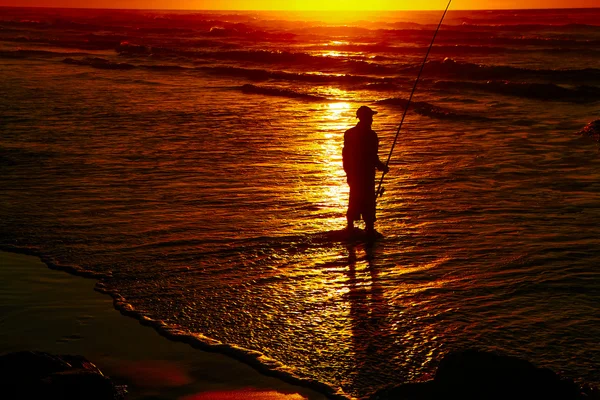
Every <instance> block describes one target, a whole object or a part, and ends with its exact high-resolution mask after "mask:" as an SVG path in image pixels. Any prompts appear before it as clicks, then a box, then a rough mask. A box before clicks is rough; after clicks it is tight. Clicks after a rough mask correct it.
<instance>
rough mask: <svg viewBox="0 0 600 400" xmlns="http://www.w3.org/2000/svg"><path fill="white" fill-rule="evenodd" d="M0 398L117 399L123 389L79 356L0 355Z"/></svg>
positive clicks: (22, 352) (36, 353) (122, 393)
mask: <svg viewBox="0 0 600 400" xmlns="http://www.w3.org/2000/svg"><path fill="white" fill-rule="evenodd" d="M0 396H1V397H2V398H5V399H34V398H40V399H53V400H54V399H56V400H58V399H61V400H75V399H86V400H117V399H123V398H124V396H125V389H124V388H123V387H119V386H115V385H114V384H113V382H112V381H111V380H110V379H109V378H108V377H106V376H104V375H103V374H102V372H101V371H100V370H99V369H98V368H97V367H96V366H95V365H94V364H92V363H91V362H90V361H88V360H87V359H85V358H84V357H81V356H67V355H65V356H62V355H61V356H57V355H53V354H48V353H43V352H37V351H20V352H16V353H8V354H3V355H0Z"/></svg>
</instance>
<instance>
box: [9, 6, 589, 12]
mask: <svg viewBox="0 0 600 400" xmlns="http://www.w3.org/2000/svg"><path fill="white" fill-rule="evenodd" d="M0 8H17V9H38V8H39V9H52V10H109V11H110V10H114V11H196V12H197V11H210V12H240V11H243V12H269V11H272V12H309V13H310V12H425V11H443V10H444V7H442V8H430V9H410V10H407V9H393V10H392V9H377V10H339V9H331V10H290V9H249V8H248V9H245V8H239V9H233V8H232V9H216V8H195V9H188V8H114V7H55V6H8V5H6V6H4V5H0ZM536 10H600V7H551V8H543V7H540V8H458V9H456V8H455V9H449V10H448V12H451V11H536Z"/></svg>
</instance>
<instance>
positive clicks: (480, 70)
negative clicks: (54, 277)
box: [0, 10, 600, 397]
mask: <svg viewBox="0 0 600 400" xmlns="http://www.w3.org/2000/svg"><path fill="white" fill-rule="evenodd" d="M61 12H62V13H65V12H66V11H61ZM564 12H566V11H564ZM44 13H50V11H47V10H46V11H39V10H38V11H31V10H29V11H23V10H11V13H5V14H4V15H3V17H2V19H3V20H4V22H2V23H0V26H2V27H3V29H2V30H0V40H1V41H0V50H1V52H0V76H1V77H2V79H0V91H1V92H2V93H3V96H2V98H1V99H0V110H1V111H0V115H2V117H1V118H2V120H1V124H0V132H1V136H0V171H1V174H0V184H1V186H2V187H3V189H2V191H0V204H1V205H2V207H0V227H1V229H0V244H2V245H8V246H16V247H22V248H33V249H35V250H36V251H37V252H39V253H40V254H42V255H44V256H45V257H47V259H48V260H50V261H51V262H53V263H55V264H58V265H63V266H75V267H76V268H80V269H82V270H86V271H91V272H93V273H95V274H97V276H99V277H101V284H102V285H101V286H102V287H103V288H104V289H105V290H107V291H109V292H111V293H112V294H113V295H115V296H118V299H119V305H120V307H122V308H123V309H127V310H129V311H130V312H135V313H137V315H138V316H139V317H142V316H143V317H145V318H148V319H150V320H151V321H154V324H155V326H156V327H157V328H158V329H159V330H163V331H165V332H171V333H173V332H177V333H178V334H185V335H190V336H194V337H196V338H198V339H200V340H203V341H205V342H207V343H213V344H214V343H217V342H220V343H223V344H225V345H228V346H230V347H232V348H236V349H238V350H237V351H239V352H241V353H246V354H247V356H248V357H251V358H254V357H259V356H260V354H262V355H264V357H262V358H259V360H260V361H262V362H264V364H265V366H266V367H268V368H277V369H279V370H281V371H284V372H285V373H288V374H292V375H294V376H297V377H300V378H302V379H307V380H315V381H318V382H322V383H326V384H328V385H330V386H331V387H333V388H334V389H336V390H337V389H341V390H342V391H343V392H344V393H346V394H348V395H350V396H356V397H361V396H365V395H367V394H368V393H370V392H372V391H374V390H376V389H378V388H381V387H383V386H385V385H388V384H393V383H402V382H405V381H411V380H418V379H425V378H427V377H428V376H429V374H431V373H432V372H433V371H434V369H435V366H436V363H437V362H438V361H439V359H440V358H441V357H442V356H443V355H444V354H446V353H447V352H449V351H451V350H454V349H460V348H465V347H471V346H476V347H480V348H484V349H488V350H498V351H501V352H504V353H508V354H513V355H517V356H520V357H524V358H527V359H528V360H530V361H532V362H534V363H535V364H537V365H540V366H545V367H550V368H552V369H554V370H555V371H558V372H562V373H563V374H564V375H566V376H569V377H572V378H576V379H580V380H584V381H587V382H592V383H600V376H599V375H598V368H597V366H598V357H599V355H600V347H599V346H598V343H597V338H598V337H600V328H599V327H600V324H598V322H599V321H598V317H597V315H598V312H597V311H598V306H597V304H598V301H599V300H600V299H599V298H600V291H599V286H598V273H597V271H596V266H597V265H598V263H599V261H600V251H599V250H598V248H599V246H598V244H599V241H598V234H599V233H600V231H599V230H600V228H599V226H600V223H599V222H600V201H599V200H598V199H599V197H598V195H599V193H600V183H599V182H600V181H599V172H598V171H600V169H599V164H600V161H599V157H598V146H597V144H596V143H595V142H593V141H592V140H590V139H587V138H584V137H581V136H579V135H577V132H578V131H579V130H580V129H581V128H583V126H585V125H586V124H587V123H588V122H590V121H592V120H595V119H597V118H598V112H599V111H600V108H599V102H598V100H599V99H600V95H599V93H600V70H598V65H599V64H598V60H599V57H600V55H599V53H598V52H597V51H596V50H592V49H593V48H594V47H593V46H594V44H596V43H598V41H599V40H600V27H598V26H594V25H593V22H590V21H597V20H598V19H594V18H593V16H594V15H596V16H597V15H598V10H591V11H585V12H581V11H580V12H576V11H571V12H569V13H568V14H567V15H568V18H567V20H568V21H572V22H573V23H578V24H579V25H564V21H562V20H561V21H560V22H559V23H557V22H556V18H555V15H554V14H553V12H551V11H540V12H538V14H529V12H514V13H503V12H497V13H485V12H473V13H467V12H460V13H459V12H455V13H450V14H449V15H448V17H447V20H446V22H445V25H443V28H442V30H441V31H440V33H439V36H438V39H437V41H436V43H438V44H439V45H438V46H439V47H438V46H435V47H434V48H433V50H432V53H431V55H430V62H429V63H428V65H427V67H426V68H425V70H424V72H423V76H422V81H421V82H420V83H419V86H418V90H417V92H416V94H415V97H414V99H413V100H414V101H415V103H414V104H413V107H412V108H411V110H410V111H409V113H408V115H407V118H406V120H405V122H404V125H403V127H402V131H401V133H400V136H399V140H398V143H397V145H396V148H395V150H394V154H393V156H392V159H391V162H390V169H391V171H390V173H389V174H388V175H387V176H386V179H385V182H384V186H385V188H386V192H385V194H384V196H383V197H382V198H381V199H380V200H379V203H378V223H377V228H378V230H379V231H380V232H381V233H383V235H384V239H382V240H380V241H378V242H377V243H376V244H374V245H373V246H367V245H365V244H363V243H358V242H356V243H348V242H345V241H340V240H336V235H332V234H331V233H332V232H335V231H336V230H338V229H341V228H342V227H343V226H344V224H345V216H344V215H345V205H346V201H347V194H348V190H347V186H346V183H345V176H344V172H343V170H342V167H341V148H342V139H343V132H344V130H346V129H348V128H349V127H351V126H352V125H353V124H354V123H355V119H354V112H355V110H356V108H357V107H358V106H359V105H361V104H368V105H370V106H372V107H373V108H375V109H377V110H378V111H379V112H380V113H379V114H378V115H377V116H376V119H375V123H374V129H375V130H376V131H377V132H378V134H379V137H380V143H381V146H380V157H381V158H382V159H385V158H386V156H387V152H388V151H389V149H390V147H391V143H392V141H393V137H394V135H395V132H396V128H397V126H398V125H397V124H398V122H399V120H400V117H401V114H402V111H403V104H404V103H402V100H398V99H404V100H405V99H406V98H407V97H408V93H409V91H410V88H411V87H412V84H413V81H414V77H415V76H416V72H417V70H418V66H419V65H420V62H421V60H422V57H423V52H424V51H425V50H426V47H427V45H428V42H429V40H430V38H431V34H432V26H434V24H436V23H437V18H439V16H440V15H436V14H435V13H430V14H428V13H425V14H416V13H413V14H402V15H400V14H398V15H395V20H393V21H388V22H381V23H379V24H370V23H363V24H362V26H361V27H360V28H352V26H355V25H353V24H351V23H350V24H348V26H349V27H348V26H347V27H345V28H344V27H340V26H339V25H336V27H330V26H328V24H327V23H325V22H320V23H317V22H314V21H310V20H309V18H308V17H306V16H305V18H306V20H304V21H303V22H298V21H296V22H294V23H289V22H286V20H285V18H291V17H290V16H277V18H275V17H274V16H273V15H272V14H261V15H258V16H257V17H256V18H255V19H249V17H248V16H247V15H244V14H236V15H233V16H232V15H229V16H223V15H219V14H211V15H208V16H207V15H198V14H194V13H177V14H173V15H170V14H167V17H168V18H171V19H172V20H173V21H174V22H170V20H169V19H166V20H160V19H157V18H155V17H156V14H154V13H141V12H140V13H136V12H125V11H124V12H112V13H114V14H113V15H112V16H110V15H109V16H107V15H108V14H105V13H108V12H103V13H104V14H102V13H101V14H102V15H101V16H97V15H95V16H94V15H93V13H92V12H91V11H87V13H90V14H86V12H83V11H82V12H73V15H63V19H62V20H56V19H53V18H54V17H51V18H49V17H48V16H47V15H48V14H44ZM98 13H100V12H98ZM128 13H129V14H128ZM388 17H389V18H391V16H388ZM412 17H414V21H419V24H417V25H413V24H410V21H412V19H411V18H412ZM293 18H295V19H297V18H298V16H297V15H296V16H293ZM392 19H394V18H392ZM7 20H10V21H12V22H6V21H7ZM25 20H27V21H31V20H39V21H40V22H25ZM123 20H126V21H128V22H127V23H124V22H122V21H123ZM44 21H50V22H44ZM65 21H76V22H78V23H79V24H80V25H73V26H71V25H68V24H66V22H65ZM91 21H93V22H94V23H93V24H92V22H91ZM157 21H158V22H157ZM165 21H166V22H165ZM532 21H536V22H535V24H534V23H533V22H532ZM63 24H66V25H63ZM406 24H409V25H406ZM493 24H500V26H501V27H500V28H493V27H492V25H493ZM596 24H597V23H596ZM136 26H137V27H138V28H137V29H133V28H132V27H136ZM174 26H177V28H176V29H175V28H174ZM149 27H150V28H152V29H154V30H152V29H149ZM158 28H160V29H158ZM210 28H215V29H213V30H212V32H213V33H211V30H210ZM144 29H146V30H144ZM161 29H162V30H161ZM214 32H216V33H214ZM473 32H477V34H473ZM482 32H484V33H485V34H483V33H482ZM217 34H218V35H217ZM291 35H295V36H291ZM473 37H476V38H477V41H476V42H475V43H474V41H475V39H473ZM19 38H20V39H19ZM85 40H87V42H86V41H85ZM141 46H145V47H141ZM331 48H333V50H332V49H331ZM596 48H597V47H596ZM28 49H36V50H44V51H48V52H49V53H39V52H37V53H36V52H28ZM115 49H116V50H115ZM256 51H258V53H256ZM420 51H423V52H420ZM332 52H333V53H332ZM452 52H454V54H452ZM67 53H70V54H67ZM72 53H76V55H73V54H72ZM78 53H85V54H78ZM208 53H209V54H208ZM77 54H78V55H77ZM90 57H98V58H99V59H101V60H98V59H92V58H90ZM373 57H375V58H373ZM446 57H451V59H446V60H445V58H446ZM340 74H342V75H340ZM244 85H247V86H244ZM583 86H585V87H583ZM252 351H258V352H260V354H257V353H253V352H252Z"/></svg>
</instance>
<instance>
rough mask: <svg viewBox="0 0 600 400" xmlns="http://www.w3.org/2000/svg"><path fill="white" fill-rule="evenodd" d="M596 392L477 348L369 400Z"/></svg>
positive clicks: (565, 397)
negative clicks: (426, 375) (428, 377)
mask: <svg viewBox="0 0 600 400" xmlns="http://www.w3.org/2000/svg"><path fill="white" fill-rule="evenodd" d="M598 398H599V397H598V393H597V391H594V390H592V389H591V388H581V387H579V386H578V385H577V384H576V383H575V382H573V381H572V380H567V379H563V378H560V377H559V376H558V375H557V374H555V373H554V372H552V371H550V370H549V369H545V368H537V367H535V366H534V365H533V364H531V363H530V362H528V361H525V360H521V359H519V358H515V357H509V356H503V355H498V354H495V353H489V352H483V351H478V350H465V351H461V352H454V353H450V354H448V355H447V356H446V357H444V358H443V359H442V361H441V362H440V364H439V366H438V369H437V372H436V374H435V378H434V379H433V380H431V381H427V382H421V383H410V384H405V385H400V386H397V387H393V388H389V389H384V390H381V391H378V392H377V393H375V394H374V395H373V396H371V400H391V399H394V400H442V399H444V400H448V399H460V400H535V399H540V400H584V399H588V400H591V399H598Z"/></svg>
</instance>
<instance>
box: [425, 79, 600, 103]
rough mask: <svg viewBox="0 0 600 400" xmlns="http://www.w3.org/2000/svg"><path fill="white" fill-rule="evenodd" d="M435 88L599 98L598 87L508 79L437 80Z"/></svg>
mask: <svg viewBox="0 0 600 400" xmlns="http://www.w3.org/2000/svg"><path fill="white" fill-rule="evenodd" d="M435 86H436V87H437V88H441V89H458V90H463V89H467V90H477V91H484V92H490V93H496V94H504V95H509V96H517V97H526V98H532V99H541V100H548V101H569V102H574V103H589V102H596V101H599V100H600V88H597V87H594V86H577V87H574V88H566V87H562V86H558V85H555V84H553V83H526V82H510V81H488V82H485V83H482V82H465V81H439V82H436V83H435Z"/></svg>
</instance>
